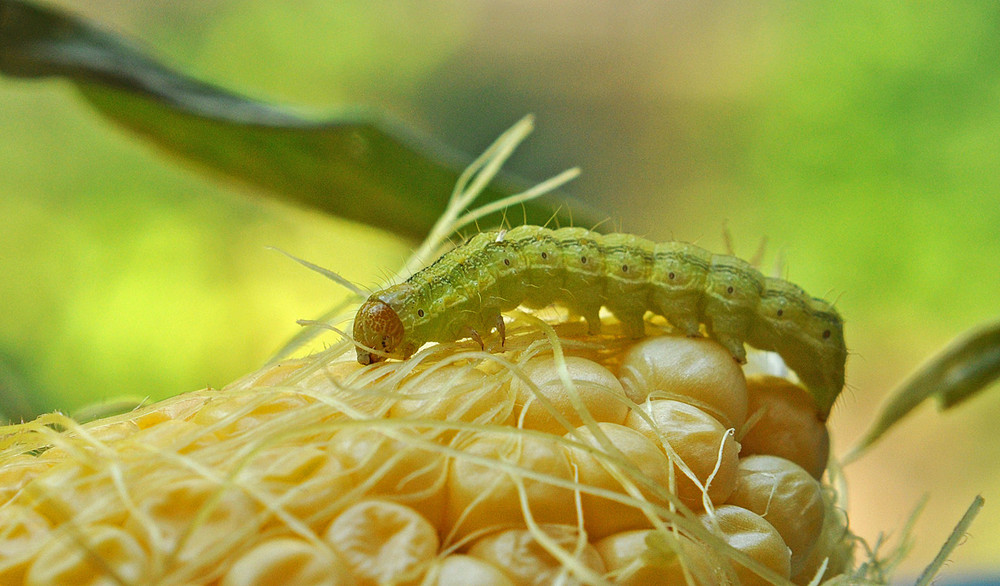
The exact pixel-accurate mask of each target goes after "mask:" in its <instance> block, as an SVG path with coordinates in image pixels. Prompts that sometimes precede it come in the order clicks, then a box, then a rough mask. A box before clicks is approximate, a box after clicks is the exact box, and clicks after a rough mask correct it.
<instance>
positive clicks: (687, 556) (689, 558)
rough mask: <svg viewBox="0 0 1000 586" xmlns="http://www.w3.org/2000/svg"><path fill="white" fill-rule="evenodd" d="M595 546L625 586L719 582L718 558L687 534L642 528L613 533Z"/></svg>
mask: <svg viewBox="0 0 1000 586" xmlns="http://www.w3.org/2000/svg"><path fill="white" fill-rule="evenodd" d="M651 537H653V538H654V539H653V540H651V539H650V538H651ZM657 538H658V539H657ZM651 545H652V547H651ZM594 547H595V548H596V549H597V552H598V553H600V554H601V559H603V560H604V566H605V567H606V568H607V570H608V572H610V576H611V577H612V578H613V580H614V583H615V584H619V585H621V586H647V585H650V584H688V583H690V584H694V585H697V586H711V585H713V584H716V583H717V575H716V571H715V561H714V560H712V559H711V558H710V557H709V556H708V555H707V550H706V546H704V545H701V544H699V543H697V542H695V541H693V540H691V539H689V538H687V537H684V536H683V535H675V534H673V533H668V532H656V531H653V530H650V529H639V530H636V531H625V532H622V533H616V534H614V535H609V536H608V537H605V538H604V539H602V540H600V541H598V542H597V543H596V544H594Z"/></svg>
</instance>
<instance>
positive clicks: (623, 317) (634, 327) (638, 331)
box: [615, 311, 646, 340]
mask: <svg viewBox="0 0 1000 586" xmlns="http://www.w3.org/2000/svg"><path fill="white" fill-rule="evenodd" d="M644 315H645V312H642V313H639V312H622V311H618V312H615V317H617V318H618V321H620V322H621V323H622V329H623V330H625V335H626V336H628V337H629V338H632V339H633V340H634V339H638V338H641V337H643V336H645V335H646V321H645V320H644V319H643V316H644Z"/></svg>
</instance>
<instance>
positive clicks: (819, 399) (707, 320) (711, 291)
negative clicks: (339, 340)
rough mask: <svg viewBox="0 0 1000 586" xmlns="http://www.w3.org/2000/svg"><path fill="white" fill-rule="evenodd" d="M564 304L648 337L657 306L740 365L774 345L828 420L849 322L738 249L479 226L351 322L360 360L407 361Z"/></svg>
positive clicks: (593, 323) (594, 320)
mask: <svg viewBox="0 0 1000 586" xmlns="http://www.w3.org/2000/svg"><path fill="white" fill-rule="evenodd" d="M557 301H558V302H560V303H563V304H565V305H567V306H568V307H569V309H571V310H573V311H575V312H577V313H579V314H580V315H582V316H583V317H584V318H585V319H586V320H587V323H588V325H589V328H590V331H591V333H597V332H598V331H599V329H600V323H601V322H600V318H599V311H600V308H601V307H602V306H604V307H607V308H608V309H609V310H610V311H611V312H612V313H613V314H614V315H615V316H616V317H617V318H618V319H619V320H620V321H621V323H622V327H623V329H624V330H625V332H626V333H627V334H628V335H630V336H632V337H641V336H642V335H643V333H644V331H645V327H644V315H645V313H646V312H647V311H652V312H653V313H656V314H658V315H662V316H664V317H665V318H666V319H667V321H669V322H670V324H671V325H673V326H674V327H675V328H677V329H678V330H680V331H681V332H682V333H684V334H687V335H689V336H697V335H700V331H701V324H705V326H706V330H707V332H708V335H709V336H711V337H712V338H714V339H715V340H717V341H718V342H719V343H720V344H722V345H723V346H724V347H726V349H728V350H729V351H730V352H731V353H732V355H733V358H734V359H736V360H737V361H738V362H740V363H744V362H746V349H745V348H744V343H748V344H750V345H751V346H754V347H756V348H759V349H761V350H770V351H774V352H777V353H778V354H779V355H780V356H781V357H782V358H783V359H784V361H785V363H786V364H787V365H788V367H789V368H791V369H792V370H794V371H795V372H796V374H798V376H799V378H800V379H801V380H802V382H803V383H804V384H805V386H806V387H807V388H808V389H809V391H810V392H811V393H812V395H813V397H814V399H815V401H816V405H817V410H818V412H819V416H820V418H821V419H822V420H826V418H827V416H828V415H829V413H830V409H831V408H832V407H833V404H834V402H835V401H836V398H837V396H838V395H839V394H840V391H841V390H842V389H843V387H844V366H845V363H846V360H847V349H846V346H845V343H844V332H843V320H842V319H841V317H840V315H839V314H838V313H837V311H836V309H834V308H833V306H832V305H830V304H829V303H828V302H826V301H824V300H822V299H817V298H813V297H810V296H809V295H808V294H806V292H805V291H803V290H802V289H801V288H800V287H798V286H797V285H794V284H792V283H789V282H788V281H785V280H782V279H775V278H770V277H765V276H764V275H762V274H761V273H760V271H758V270H757V269H755V268H754V267H753V266H752V265H750V263H748V262H746V261H744V260H741V259H739V258H736V257H734V256H729V255H719V254H712V253H711V252H709V251H707V250H705V249H703V248H700V247H698V246H695V245H693V244H688V243H686V242H663V243H654V242H652V241H650V240H646V239H644V238H641V237H638V236H633V235H630V234H599V233H597V232H591V231H589V230H586V229H583V228H560V229H556V230H551V229H548V228H542V227H539V226H520V227H517V228H514V229H512V230H510V231H492V232H483V233H480V234H477V235H476V236H474V237H472V238H471V239H470V240H469V241H468V242H467V243H466V244H464V245H462V246H459V247H457V248H455V249H454V250H451V251H449V252H448V253H446V254H444V255H442V256H441V257H440V258H439V259H437V261H435V262H434V263H433V264H432V265H430V266H429V267H427V268H425V269H423V270H421V271H419V272H417V273H416V274H414V275H413V276H412V277H410V278H409V279H408V280H406V281H405V282H403V283H400V284H398V285H394V286H391V287H388V288H386V289H383V290H381V291H378V292H376V293H374V294H373V295H371V296H370V297H369V298H368V300H367V301H365V302H364V304H362V305H361V307H360V308H359V310H358V313H357V316H356V317H355V320H354V341H355V342H356V343H357V344H358V348H357V355H358V362H360V363H361V364H371V363H373V362H379V361H381V360H384V359H385V358H400V359H406V358H408V357H409V356H410V355H412V354H413V353H414V352H415V351H416V350H417V349H418V348H420V346H422V345H423V344H424V343H426V342H450V341H454V340H458V339H461V338H467V337H470V336H471V337H474V338H476V339H479V338H478V336H479V333H480V332H488V331H490V330H492V329H493V328H494V327H499V328H502V324H503V321H502V318H500V313H501V312H503V311H509V310H511V309H513V308H515V307H517V306H518V305H522V304H523V305H526V306H528V307H535V308H539V307H546V306H548V305H550V304H552V303H554V302H557Z"/></svg>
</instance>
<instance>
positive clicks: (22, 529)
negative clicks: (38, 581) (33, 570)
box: [0, 504, 52, 584]
mask: <svg viewBox="0 0 1000 586" xmlns="http://www.w3.org/2000/svg"><path fill="white" fill-rule="evenodd" d="M0 519H2V522H0V584H20V583H22V582H24V573H25V572H26V571H27V569H28V567H29V566H30V565H31V562H32V561H33V560H34V559H35V556H37V555H38V550H40V549H41V548H42V547H43V546H44V545H45V544H46V543H48V541H49V539H50V538H51V535H50V533H51V531H52V524H51V523H50V522H49V520H48V519H46V518H45V517H43V516H42V515H40V514H38V513H37V512H35V510H34V509H32V508H29V507H25V506H22V505H17V504H9V505H7V506H5V507H4V512H3V515H2V517H0Z"/></svg>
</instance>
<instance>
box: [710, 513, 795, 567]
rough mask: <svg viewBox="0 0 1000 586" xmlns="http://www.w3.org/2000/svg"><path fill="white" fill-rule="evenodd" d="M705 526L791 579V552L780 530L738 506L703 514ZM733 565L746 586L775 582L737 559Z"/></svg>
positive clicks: (762, 563) (757, 560) (761, 562)
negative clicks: (779, 532)
mask: <svg viewBox="0 0 1000 586" xmlns="http://www.w3.org/2000/svg"><path fill="white" fill-rule="evenodd" d="M702 523H704V524H705V526H706V527H708V528H709V529H711V530H713V531H715V532H716V533H717V534H718V535H719V536H720V537H722V539H724V540H725V541H726V543H728V544H729V545H730V546H732V547H733V548H735V549H737V550H739V551H741V552H743V553H745V554H747V555H748V556H750V558H751V559H753V560H754V561H755V562H757V563H759V564H761V565H763V566H764V567H765V568H767V569H770V570H772V571H773V572H775V573H776V574H778V576H780V577H782V578H784V579H786V580H787V579H788V578H789V576H790V574H791V569H790V567H791V552H790V551H789V549H788V546H787V545H785V542H784V541H783V540H782V539H781V535H779V534H778V530H777V529H775V528H774V526H772V525H771V524H770V523H768V522H767V521H765V520H764V518H763V517H761V516H760V515H758V514H757V513H754V512H753V511H748V510H747V509H744V508H743V507H737V506H735V505H722V506H721V507H718V508H717V509H715V512H714V513H705V514H703V515H702ZM732 565H733V568H734V569H735V570H736V576H737V577H738V578H739V580H740V584H742V585H743V586H756V585H757V584H760V585H761V586H767V585H769V584H771V583H772V582H771V581H770V580H768V579H766V578H763V577H761V576H760V575H759V574H757V573H756V572H754V571H753V570H751V569H750V568H748V567H747V566H745V565H743V564H742V563H739V562H737V561H735V560H734V561H733V562H732Z"/></svg>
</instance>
